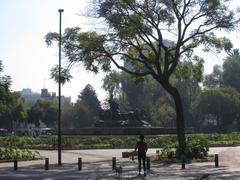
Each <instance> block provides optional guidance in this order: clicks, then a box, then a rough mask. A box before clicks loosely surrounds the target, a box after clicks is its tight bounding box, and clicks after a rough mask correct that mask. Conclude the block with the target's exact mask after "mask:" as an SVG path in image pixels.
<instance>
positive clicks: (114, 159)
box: [112, 157, 116, 170]
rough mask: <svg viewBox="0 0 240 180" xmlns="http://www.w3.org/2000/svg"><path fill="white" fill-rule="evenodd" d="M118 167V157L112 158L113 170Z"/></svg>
mask: <svg viewBox="0 0 240 180" xmlns="http://www.w3.org/2000/svg"><path fill="white" fill-rule="evenodd" d="M115 169H116V157H113V158H112V170H115Z"/></svg>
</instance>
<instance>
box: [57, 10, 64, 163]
mask: <svg viewBox="0 0 240 180" xmlns="http://www.w3.org/2000/svg"><path fill="white" fill-rule="evenodd" d="M63 11H64V10H63V9H59V10H58V12H59V64H58V67H59V69H58V71H59V72H58V73H59V74H58V78H59V79H58V165H59V166H61V165H62V155H61V150H62V140H61V83H62V80H61V69H62V68H61V45H62V12H63Z"/></svg>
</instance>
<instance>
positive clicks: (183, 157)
mask: <svg viewBox="0 0 240 180" xmlns="http://www.w3.org/2000/svg"><path fill="white" fill-rule="evenodd" d="M181 159H182V169H185V156H184V155H183V156H182V158H181Z"/></svg>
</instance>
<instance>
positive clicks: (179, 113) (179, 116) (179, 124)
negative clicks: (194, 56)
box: [166, 85, 186, 157]
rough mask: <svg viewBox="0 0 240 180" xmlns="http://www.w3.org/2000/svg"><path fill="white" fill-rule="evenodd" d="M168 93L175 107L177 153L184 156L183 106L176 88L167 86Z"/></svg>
mask: <svg viewBox="0 0 240 180" xmlns="http://www.w3.org/2000/svg"><path fill="white" fill-rule="evenodd" d="M166 90H167V91H168V93H169V94H171V96H172V97H173V99H174V103H175V108H176V128H177V135H178V143H179V151H180V152H179V153H180V157H182V156H185V153H186V139H185V123H184V117H183V106H182V100H181V96H180V94H179V92H178V90H177V88H175V87H172V86H170V85H169V86H168V87H167V88H166Z"/></svg>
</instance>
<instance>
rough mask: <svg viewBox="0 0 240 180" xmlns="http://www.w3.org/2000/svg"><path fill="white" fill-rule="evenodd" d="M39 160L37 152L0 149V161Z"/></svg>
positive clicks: (10, 148) (8, 148) (9, 148)
mask: <svg viewBox="0 0 240 180" xmlns="http://www.w3.org/2000/svg"><path fill="white" fill-rule="evenodd" d="M40 158H41V156H40V154H39V152H37V151H34V152H32V151H30V150H29V149H19V148H12V147H7V148H6V147H0V160H14V159H17V160H35V159H40Z"/></svg>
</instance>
